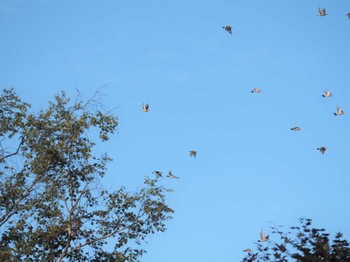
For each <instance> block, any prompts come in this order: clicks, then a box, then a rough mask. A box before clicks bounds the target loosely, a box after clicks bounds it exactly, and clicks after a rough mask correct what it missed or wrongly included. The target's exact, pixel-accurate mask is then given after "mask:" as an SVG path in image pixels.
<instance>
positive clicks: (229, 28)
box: [222, 25, 233, 35]
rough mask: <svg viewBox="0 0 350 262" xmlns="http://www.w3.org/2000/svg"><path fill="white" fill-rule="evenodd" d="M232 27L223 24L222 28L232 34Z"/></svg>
mask: <svg viewBox="0 0 350 262" xmlns="http://www.w3.org/2000/svg"><path fill="white" fill-rule="evenodd" d="M232 27H233V26H231V25H226V26H223V27H222V28H223V29H225V30H226V31H227V32H229V33H230V34H231V35H232Z"/></svg>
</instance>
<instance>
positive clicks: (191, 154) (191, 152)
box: [190, 150, 197, 158]
mask: <svg viewBox="0 0 350 262" xmlns="http://www.w3.org/2000/svg"><path fill="white" fill-rule="evenodd" d="M196 156H197V151H196V150H190V157H194V158H195V157H196Z"/></svg>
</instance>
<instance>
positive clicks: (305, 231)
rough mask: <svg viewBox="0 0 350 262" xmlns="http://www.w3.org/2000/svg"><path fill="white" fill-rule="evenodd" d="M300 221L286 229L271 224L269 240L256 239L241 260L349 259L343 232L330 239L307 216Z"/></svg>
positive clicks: (333, 261) (327, 261) (338, 261)
mask: <svg viewBox="0 0 350 262" xmlns="http://www.w3.org/2000/svg"><path fill="white" fill-rule="evenodd" d="M300 224H301V225H300V226H293V227H291V228H290V229H291V231H288V232H285V231H283V230H282V229H283V228H282V227H281V226H274V227H272V234H273V236H270V237H269V239H270V240H268V241H266V242H261V241H258V242H256V243H255V245H256V251H253V250H249V251H250V252H249V253H248V255H247V256H246V257H245V258H244V259H243V261H245V262H253V261H277V262H288V261H299V262H319V261H325V262H347V261H350V246H349V242H348V241H347V240H345V239H344V238H343V234H342V233H340V232H338V233H337V234H336V235H335V237H334V238H333V239H331V238H330V234H329V233H327V232H326V230H325V229H324V228H314V227H313V226H312V220H311V219H309V218H301V219H300Z"/></svg>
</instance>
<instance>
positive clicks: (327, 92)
mask: <svg viewBox="0 0 350 262" xmlns="http://www.w3.org/2000/svg"><path fill="white" fill-rule="evenodd" d="M322 96H323V97H331V96H332V93H331V91H329V90H325V91H324V95H322Z"/></svg>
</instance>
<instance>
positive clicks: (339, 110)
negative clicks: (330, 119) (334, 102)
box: [334, 106, 344, 116]
mask: <svg viewBox="0 0 350 262" xmlns="http://www.w3.org/2000/svg"><path fill="white" fill-rule="evenodd" d="M334 115H335V116H341V115H344V111H343V109H341V108H340V107H339V106H337V112H336V113H334Z"/></svg>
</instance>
